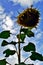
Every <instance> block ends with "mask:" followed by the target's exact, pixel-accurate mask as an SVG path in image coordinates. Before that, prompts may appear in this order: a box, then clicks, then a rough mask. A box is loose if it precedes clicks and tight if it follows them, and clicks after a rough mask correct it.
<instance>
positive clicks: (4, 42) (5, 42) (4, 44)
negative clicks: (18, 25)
mask: <svg viewBox="0 0 43 65" xmlns="http://www.w3.org/2000/svg"><path fill="white" fill-rule="evenodd" d="M8 44H13V45H16V44H17V42H13V41H12V42H10V43H9V42H7V41H5V40H3V42H2V44H1V46H6V45H8Z"/></svg>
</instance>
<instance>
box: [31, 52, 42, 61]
mask: <svg viewBox="0 0 43 65" xmlns="http://www.w3.org/2000/svg"><path fill="white" fill-rule="evenodd" d="M30 59H31V60H34V61H35V60H40V61H43V56H42V55H41V54H39V53H37V52H32V55H31V56H30Z"/></svg>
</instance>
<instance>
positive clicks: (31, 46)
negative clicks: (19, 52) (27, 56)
mask: <svg viewBox="0 0 43 65" xmlns="http://www.w3.org/2000/svg"><path fill="white" fill-rule="evenodd" d="M23 50H24V51H25V52H30V51H35V50H36V49H35V45H34V44H33V43H31V42H29V44H28V45H26V46H24V48H23Z"/></svg>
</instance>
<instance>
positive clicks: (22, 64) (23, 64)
mask: <svg viewBox="0 0 43 65" xmlns="http://www.w3.org/2000/svg"><path fill="white" fill-rule="evenodd" d="M15 65H33V64H25V63H24V62H21V63H20V64H15Z"/></svg>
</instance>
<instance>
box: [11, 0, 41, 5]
mask: <svg viewBox="0 0 43 65" xmlns="http://www.w3.org/2000/svg"><path fill="white" fill-rule="evenodd" d="M12 1H13V2H14V3H16V4H17V3H20V4H21V5H22V6H30V5H32V4H33V3H37V2H39V1H42V0H12Z"/></svg>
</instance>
